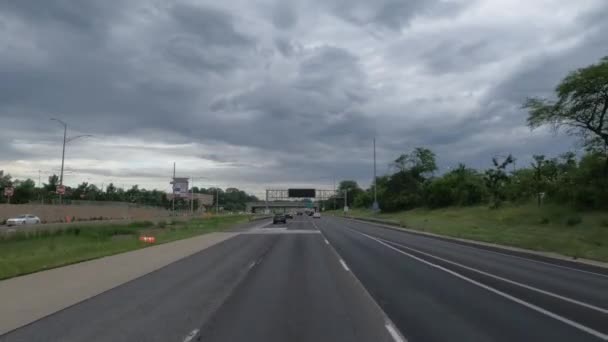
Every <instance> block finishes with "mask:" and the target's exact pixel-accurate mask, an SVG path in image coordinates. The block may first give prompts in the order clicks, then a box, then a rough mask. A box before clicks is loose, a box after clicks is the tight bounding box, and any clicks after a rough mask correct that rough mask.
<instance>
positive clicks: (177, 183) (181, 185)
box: [171, 178, 188, 197]
mask: <svg viewBox="0 0 608 342" xmlns="http://www.w3.org/2000/svg"><path fill="white" fill-rule="evenodd" d="M171 184H173V194H174V195H175V197H188V178H173V182H171Z"/></svg>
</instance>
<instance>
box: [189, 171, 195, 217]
mask: <svg viewBox="0 0 608 342" xmlns="http://www.w3.org/2000/svg"><path fill="white" fill-rule="evenodd" d="M190 183H191V184H190V216H194V178H193V177H192V176H191V177H190Z"/></svg>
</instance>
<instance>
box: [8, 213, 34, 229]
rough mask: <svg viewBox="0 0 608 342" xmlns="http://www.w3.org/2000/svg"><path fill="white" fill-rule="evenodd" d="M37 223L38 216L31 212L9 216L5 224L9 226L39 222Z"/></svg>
mask: <svg viewBox="0 0 608 342" xmlns="http://www.w3.org/2000/svg"><path fill="white" fill-rule="evenodd" d="M39 223H40V218H38V216H36V215H32V214H24V215H19V216H17V217H13V218H9V219H8V220H6V225H7V226H9V227H10V226H22V225H26V224H39Z"/></svg>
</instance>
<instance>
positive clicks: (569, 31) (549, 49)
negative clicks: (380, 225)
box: [0, 0, 608, 191]
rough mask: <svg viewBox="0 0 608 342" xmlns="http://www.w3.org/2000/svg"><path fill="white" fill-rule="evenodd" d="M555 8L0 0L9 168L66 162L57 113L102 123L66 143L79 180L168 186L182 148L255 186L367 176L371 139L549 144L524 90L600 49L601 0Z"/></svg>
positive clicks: (83, 128)
mask: <svg viewBox="0 0 608 342" xmlns="http://www.w3.org/2000/svg"><path fill="white" fill-rule="evenodd" d="M482 4H483V6H480V5H482ZM552 5H553V6H552V7H555V8H558V7H559V8H562V11H563V13H565V14H564V16H559V17H556V16H553V15H552V14H551V13H550V12H547V11H546V9H545V8H542V7H540V6H538V5H535V4H534V3H531V4H529V6H526V7H517V8H516V10H517V11H515V12H513V13H518V15H520V17H504V18H502V17H500V16H497V15H496V13H502V12H503V11H512V10H513V9H514V8H515V7H516V5H511V4H507V3H502V4H497V3H494V2H492V1H491V0H476V1H455V0H452V1H448V0H432V1H426V0H424V1H423V0H410V1H404V0H381V1H364V0H357V1H345V0H331V1H327V2H325V1H324V2H320V1H318V2H306V3H305V2H300V1H296V0H294V1H279V0H276V1H275V0H268V1H241V0H231V1H226V2H223V3H212V2H211V1H198V2H196V1H185V0H176V1H172V2H170V3H168V4H167V3H162V2H157V1H153V0H138V1H118V2H117V1H112V2H108V1H101V0H92V1H87V2H82V1H44V2H40V1H32V0H27V1H5V2H2V3H0V49H1V50H2V51H3V53H2V54H0V125H1V126H2V127H3V128H6V127H8V128H9V129H8V130H7V129H5V130H4V133H3V134H2V135H1V136H0V144H2V145H0V146H3V147H2V148H1V149H0V160H1V161H2V168H7V169H8V168H11V169H13V170H16V171H14V172H12V173H17V174H18V173H19V172H21V173H22V174H23V175H28V176H29V175H31V172H32V171H31V170H34V171H35V170H37V169H45V170H46V169H51V168H56V167H57V165H58V158H59V153H58V149H57V148H56V147H57V146H58V145H57V144H58V143H59V142H60V140H61V139H60V138H61V127H59V125H57V124H56V123H53V122H51V121H49V118H50V117H59V118H61V119H63V120H65V121H67V122H69V124H70V134H94V135H95V136H96V137H95V138H94V139H90V140H84V141H79V142H78V143H77V144H73V145H71V146H70V147H69V150H68V152H69V154H68V156H69V158H70V159H69V160H68V162H69V163H68V165H69V167H70V169H73V170H74V172H73V175H71V176H70V178H68V180H69V181H70V180H73V181H77V180H78V174H79V173H82V174H87V177H99V178H100V179H106V180H107V179H108V178H109V177H112V178H121V177H122V178H128V179H129V180H130V181H134V182H135V181H141V183H142V184H147V185H146V186H154V184H157V186H158V187H159V188H163V187H166V186H167V184H166V182H165V181H162V177H165V176H166V175H167V174H169V173H170V168H171V161H172V160H177V161H178V164H179V165H180V170H183V171H181V172H183V173H184V174H185V175H186V176H188V175H190V174H194V173H200V174H205V175H208V176H209V177H211V178H213V179H214V180H215V181H217V182H218V183H222V182H223V183H225V184H236V185H238V186H241V187H246V188H250V189H252V190H256V191H258V190H259V189H261V188H263V187H264V186H266V185H268V184H290V182H293V183H298V184H306V183H307V182H308V183H310V184H313V185H314V184H319V185H320V186H321V185H323V186H326V185H327V184H328V183H329V182H328V180H327V179H326V178H327V177H331V176H335V177H337V178H338V179H340V178H354V179H357V180H359V181H361V182H363V183H367V182H369V180H370V179H371V177H370V172H369V171H370V167H371V166H370V155H371V150H370V147H371V140H372V138H373V137H374V136H377V137H378V150H379V151H378V152H379V153H378V155H379V165H387V164H388V163H389V162H390V160H392V159H394V158H395V156H397V155H398V154H399V153H402V152H405V151H407V150H410V149H412V148H413V147H414V146H419V145H425V146H429V147H431V148H432V149H434V150H436V151H437V152H438V155H439V158H440V164H441V165H443V166H445V165H450V164H452V163H456V162H458V161H464V162H467V163H469V164H471V165H473V166H478V167H484V166H487V165H488V164H489V160H490V158H491V155H492V154H496V153H507V152H513V153H515V154H516V155H520V156H521V159H520V160H521V163H525V162H526V161H525V160H526V158H527V155H528V154H530V153H532V152H530V148H531V146H532V147H534V153H546V154H556V153H558V152H562V151H563V150H565V149H567V148H568V147H569V146H572V144H571V143H572V141H571V139H567V138H564V137H563V136H553V135H551V134H547V132H545V131H542V130H540V131H535V132H531V133H530V132H529V130H528V129H527V128H525V117H526V113H525V112H523V111H522V110H521V109H520V106H521V102H522V101H523V99H524V98H525V97H526V96H530V95H541V96H547V95H550V94H551V91H552V89H553V87H554V86H555V84H556V83H557V82H558V81H559V80H560V79H561V78H562V77H563V76H565V75H566V74H567V72H568V71H570V70H572V69H575V68H578V67H582V66H585V65H587V64H590V63H593V62H596V61H597V60H598V59H599V58H600V57H602V56H603V55H608V51H607V50H606V48H605V46H608V40H607V38H606V35H605V34H603V33H604V32H605V31H606V29H608V27H607V24H606V23H605V20H604V19H605V14H606V13H608V5H607V4H606V3H605V2H603V1H602V0H587V1H586V2H585V4H580V5H579V6H574V5H570V4H566V3H563V2H560V1H559V0H555V2H554V3H553V4H552ZM497 6H502V7H497ZM487 18H494V19H492V20H488V19H487ZM535 22H536V23H539V22H540V23H543V25H542V27H540V26H539V25H535V24H533V23H535ZM370 32H372V33H373V35H372V34H370ZM122 140H125V141H122ZM110 142H112V143H110ZM56 145H57V146H56ZM101 166H103V167H101ZM8 171H9V172H11V171H10V170H8ZM159 179H161V180H159Z"/></svg>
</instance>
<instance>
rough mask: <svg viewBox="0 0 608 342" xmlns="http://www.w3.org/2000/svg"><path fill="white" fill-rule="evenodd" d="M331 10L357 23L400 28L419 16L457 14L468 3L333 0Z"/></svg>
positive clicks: (436, 0)
mask: <svg viewBox="0 0 608 342" xmlns="http://www.w3.org/2000/svg"><path fill="white" fill-rule="evenodd" d="M326 4H327V5H328V6H330V8H331V11H332V12H333V14H334V15H336V16H337V17H340V18H342V19H344V20H346V21H348V22H350V23H353V24H355V25H363V26H365V25H373V26H377V27H381V28H387V29H390V30H399V29H401V28H402V27H404V26H407V25H409V23H410V21H411V20H412V19H413V18H415V17H416V16H418V15H446V14H450V15H453V14H455V13H457V12H458V11H459V10H461V9H462V8H464V4H465V2H458V1H444V0H377V1H368V0H329V1H327V2H326Z"/></svg>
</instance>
